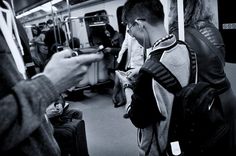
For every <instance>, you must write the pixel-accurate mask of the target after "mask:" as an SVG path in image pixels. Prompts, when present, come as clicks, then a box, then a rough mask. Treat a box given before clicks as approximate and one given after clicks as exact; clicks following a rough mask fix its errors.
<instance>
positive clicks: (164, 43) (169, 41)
mask: <svg viewBox="0 0 236 156" xmlns="http://www.w3.org/2000/svg"><path fill="white" fill-rule="evenodd" d="M176 44H177V40H176V37H175V35H174V34H169V35H167V36H165V37H163V38H161V39H159V40H158V41H156V42H155V43H154V45H153V47H152V48H151V50H150V52H149V54H148V56H149V55H150V54H151V53H152V52H154V51H156V50H159V49H166V50H168V49H171V48H173V46H175V45H176Z"/></svg>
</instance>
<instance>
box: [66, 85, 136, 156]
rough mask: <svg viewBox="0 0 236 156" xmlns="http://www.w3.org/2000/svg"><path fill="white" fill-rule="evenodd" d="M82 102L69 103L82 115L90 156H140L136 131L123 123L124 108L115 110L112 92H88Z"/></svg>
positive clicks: (129, 123)
mask: <svg viewBox="0 0 236 156" xmlns="http://www.w3.org/2000/svg"><path fill="white" fill-rule="evenodd" d="M84 95H85V96H84V97H83V98H80V99H79V101H68V100H67V101H68V102H69V103H70V107H71V108H76V109H79V110H81V111H82V112H83V119H84V120H85V128H86V136H87V144H88V151H89V155H90V156H137V155H138V148H137V141H136V140H137V139H136V135H137V130H136V128H135V127H134V126H133V125H132V123H131V121H130V120H129V119H124V118H123V114H124V111H125V110H124V106H122V107H119V108H114V105H113V103H112V99H111V97H112V89H109V88H108V89H103V91H100V90H99V91H91V90H85V91H84Z"/></svg>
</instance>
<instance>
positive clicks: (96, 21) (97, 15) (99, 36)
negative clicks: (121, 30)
mask: <svg viewBox="0 0 236 156" xmlns="http://www.w3.org/2000/svg"><path fill="white" fill-rule="evenodd" d="M84 18H85V25H86V28H87V33H88V37H89V43H90V46H97V45H101V44H103V45H105V46H106V42H107V41H106V40H105V39H106V36H105V33H104V26H105V24H106V23H109V19H108V15H107V13H106V11H105V10H101V11H96V12H92V13H87V14H85V16H84Z"/></svg>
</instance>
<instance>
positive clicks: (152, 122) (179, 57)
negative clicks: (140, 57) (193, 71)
mask: <svg viewBox="0 0 236 156" xmlns="http://www.w3.org/2000/svg"><path fill="white" fill-rule="evenodd" d="M123 22H125V23H127V25H128V28H129V31H128V32H129V34H130V35H131V36H133V37H135V38H136V39H137V41H138V42H139V43H140V44H141V45H142V46H143V47H144V48H146V49H147V48H151V51H150V53H149V54H148V56H147V60H146V62H148V60H149V59H151V58H152V59H153V60H155V59H156V61H159V60H160V62H161V63H162V64H164V65H165V66H166V68H168V69H169V70H170V71H171V72H172V73H173V74H174V76H175V77H176V78H177V79H178V80H179V82H180V84H181V85H182V86H186V85H187V84H188V81H189V77H190V71H189V69H190V59H189V51H188V49H187V47H186V46H185V45H184V44H179V43H178V42H177V40H176V37H175V36H174V35H173V34H167V32H166V30H165V28H164V12H163V6H162V4H161V2H160V1H159V0H148V1H143V0H128V1H127V2H126V3H125V5H124V10H123ZM160 50H161V51H163V54H162V55H161V56H159V58H158V55H159V54H158V52H159V51H160ZM145 64H146V63H144V65H145ZM119 77H120V78H121V82H122V84H123V87H124V88H125V92H126V95H127V96H128V95H129V96H131V95H132V102H131V105H130V106H129V107H128V114H129V117H130V119H131V121H132V123H133V124H134V125H135V126H136V127H137V128H138V146H139V155H140V156H144V155H149V156H158V155H162V154H163V153H164V152H165V150H166V147H167V139H168V129H169V122H170V116H171V109H172V104H173V99H174V95H173V94H172V93H170V92H168V91H167V90H166V89H165V88H163V87H162V86H161V85H160V84H159V83H158V82H157V81H155V80H154V79H153V78H152V77H151V76H150V75H149V74H148V73H147V72H145V71H144V70H142V68H141V70H140V72H139V74H138V79H137V83H136V84H135V87H134V88H133V87H132V86H131V83H130V82H129V80H128V79H127V78H126V77H124V76H122V75H120V76H119ZM141 105H143V106H144V107H142V108H143V109H138V108H139V106H141Z"/></svg>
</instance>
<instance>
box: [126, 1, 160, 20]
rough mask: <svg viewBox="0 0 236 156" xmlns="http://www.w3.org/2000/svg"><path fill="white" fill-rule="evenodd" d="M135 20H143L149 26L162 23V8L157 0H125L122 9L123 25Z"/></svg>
mask: <svg viewBox="0 0 236 156" xmlns="http://www.w3.org/2000/svg"><path fill="white" fill-rule="evenodd" d="M136 18H142V19H145V20H146V21H147V22H148V23H150V24H155V23H157V22H163V21H164V11H163V6H162V4H161V2H160V1H159V0H127V2H126V3H125V5H124V8H123V14H122V19H123V22H124V23H128V22H133V21H134V20H135V19H136Z"/></svg>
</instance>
